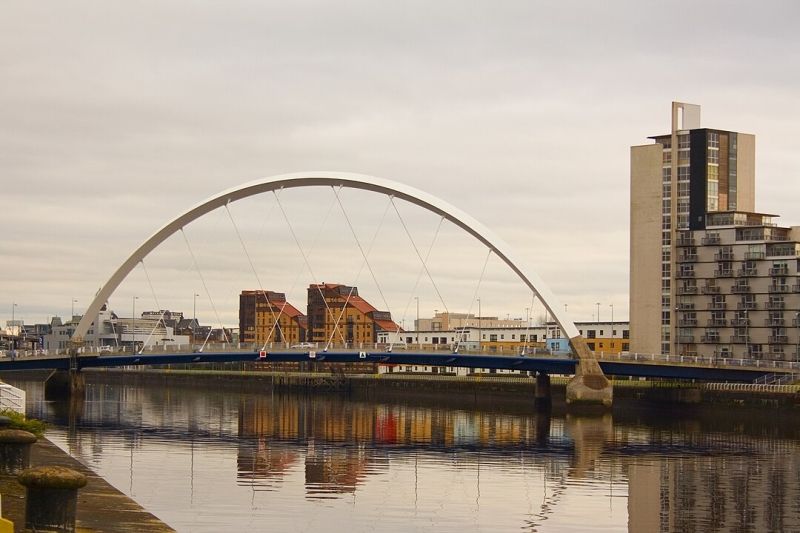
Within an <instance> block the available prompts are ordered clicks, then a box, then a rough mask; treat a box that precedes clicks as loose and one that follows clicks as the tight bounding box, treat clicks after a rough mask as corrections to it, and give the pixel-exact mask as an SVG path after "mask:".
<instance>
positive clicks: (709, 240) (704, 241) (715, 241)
mask: <svg viewBox="0 0 800 533" xmlns="http://www.w3.org/2000/svg"><path fill="white" fill-rule="evenodd" d="M700 242H701V243H702V244H703V246H707V245H710V244H719V242H720V241H719V235H716V236H714V237H703V239H702V240H701V241H700Z"/></svg>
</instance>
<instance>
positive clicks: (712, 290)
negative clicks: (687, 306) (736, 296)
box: [702, 285, 719, 294]
mask: <svg viewBox="0 0 800 533" xmlns="http://www.w3.org/2000/svg"><path fill="white" fill-rule="evenodd" d="M702 292H703V294H719V285H706V286H705V287H703V290H702Z"/></svg>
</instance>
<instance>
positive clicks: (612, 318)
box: [608, 304, 614, 351]
mask: <svg viewBox="0 0 800 533" xmlns="http://www.w3.org/2000/svg"><path fill="white" fill-rule="evenodd" d="M608 306H609V307H610V308H611V348H612V351H613V348H614V304H608Z"/></svg>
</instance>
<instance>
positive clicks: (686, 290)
mask: <svg viewBox="0 0 800 533" xmlns="http://www.w3.org/2000/svg"><path fill="white" fill-rule="evenodd" d="M678 294H697V287H678Z"/></svg>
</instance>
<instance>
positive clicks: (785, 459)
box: [9, 381, 800, 533]
mask: <svg viewBox="0 0 800 533" xmlns="http://www.w3.org/2000/svg"><path fill="white" fill-rule="evenodd" d="M9 382H11V383H12V384H15V383H13V382H12V381H9ZM15 385H17V386H21V387H22V388H24V389H26V391H27V392H28V416H32V417H37V418H42V419H44V420H46V421H48V422H50V423H51V424H52V427H51V429H49V430H48V432H47V437H48V438H49V439H50V440H52V441H53V442H55V443H56V444H57V445H58V446H60V447H61V448H62V449H64V450H65V451H67V452H68V453H69V454H70V455H72V456H73V457H75V458H77V459H78V460H80V461H81V462H83V463H84V464H86V465H87V466H88V467H89V468H91V469H92V470H93V471H95V472H96V473H98V474H99V475H101V476H102V477H104V478H105V479H106V480H108V481H109V482H110V483H111V484H112V485H114V486H115V487H116V488H117V489H119V490H120V491H122V492H123V493H125V494H127V495H128V496H130V497H131V498H133V499H134V500H136V501H137V502H138V503H139V504H141V505H142V506H143V507H145V508H146V509H147V510H148V511H150V512H151V513H153V514H154V515H156V516H158V517H159V518H160V519H161V520H163V521H164V522H166V523H167V524H169V525H170V526H172V527H173V528H175V529H176V530H178V531H180V532H190V531H208V532H223V531H237V532H246V531H254V532H255V531H297V532H325V533H330V532H339V531H341V532H408V531H420V532H421V531H436V532H439V531H442V532H458V533H465V532H497V531H528V532H579V531H630V532H636V533H640V532H643V533H648V532H685V533H689V532H716V531H720V532H721V531H731V532H766V531H770V532H777V531H795V532H800V446H798V440H797V439H798V435H800V423H799V422H798V418H797V416H793V417H787V415H782V414H781V413H779V412H776V411H770V410H763V411H757V412H752V411H749V412H748V411H744V410H737V409H733V410H730V409H729V410H725V409H720V410H717V411H715V412H710V413H709V412H703V413H700V412H694V411H686V410H654V409H635V410H632V409H625V408H621V407H615V410H614V412H613V414H608V415H605V416H595V417H574V416H567V415H563V414H557V413H550V414H542V413H536V412H534V411H533V410H532V409H531V408H529V406H528V405H526V404H523V403H521V404H520V405H518V406H504V407H502V408H501V407H482V406H477V405H475V404H474V402H472V403H471V402H467V405H453V404H457V403H458V402H448V403H449V404H450V405H448V406H444V405H441V403H442V402H439V401H435V402H430V401H429V402H427V403H426V402H424V401H422V400H418V399H415V398H414V397H413V396H407V397H395V398H393V399H385V400H378V401H376V400H373V401H362V400H351V399H348V398H347V397H346V396H342V395H339V394H328V395H325V394H319V395H292V394H279V393H274V392H272V391H270V390H266V391H257V392H226V391H224V390H220V389H219V388H218V387H215V386H202V385H196V386H194V387H169V388H167V387H164V386H163V385H156V384H152V385H141V384H135V385H134V384H130V385H120V384H102V383H94V384H88V385H87V392H86V400H85V401H84V402H82V403H81V404H78V405H74V406H73V407H72V409H70V406H69V405H68V404H63V403H52V402H45V401H44V399H43V394H42V387H41V385H40V384H39V383H34V382H21V383H16V384H15ZM470 403H471V404H470Z"/></svg>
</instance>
